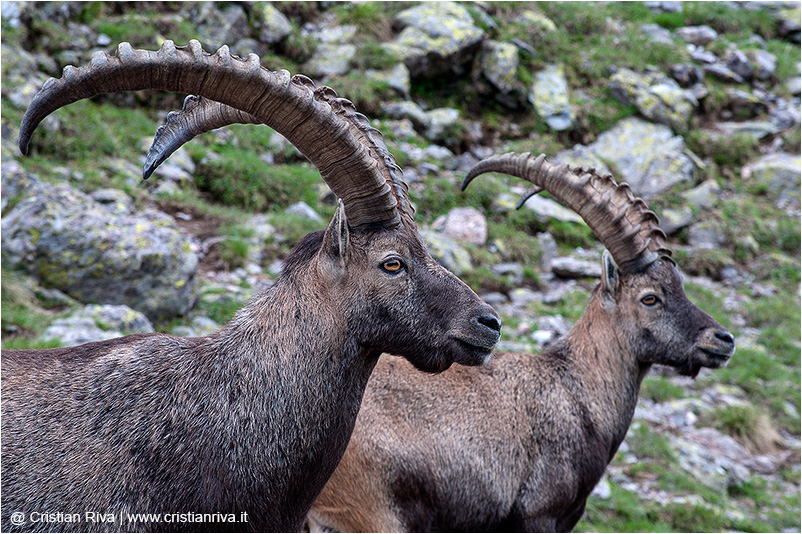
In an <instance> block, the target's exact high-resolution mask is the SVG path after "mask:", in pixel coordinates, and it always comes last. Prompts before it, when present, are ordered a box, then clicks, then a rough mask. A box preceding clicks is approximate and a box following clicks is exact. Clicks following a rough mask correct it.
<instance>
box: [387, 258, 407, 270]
mask: <svg viewBox="0 0 802 534" xmlns="http://www.w3.org/2000/svg"><path fill="white" fill-rule="evenodd" d="M402 267H404V263H403V262H402V261H401V260H397V259H393V260H387V261H385V262H384V263H382V269H384V270H385V271H387V272H388V273H397V272H398V271H400V270H401V268H402Z"/></svg>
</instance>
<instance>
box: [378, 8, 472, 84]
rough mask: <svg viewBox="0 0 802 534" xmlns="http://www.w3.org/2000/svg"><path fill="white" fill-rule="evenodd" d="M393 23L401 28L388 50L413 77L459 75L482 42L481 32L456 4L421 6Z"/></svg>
mask: <svg viewBox="0 0 802 534" xmlns="http://www.w3.org/2000/svg"><path fill="white" fill-rule="evenodd" d="M395 19H396V21H397V22H398V23H399V24H401V25H404V26H405V28H404V29H403V30H402V31H401V33H400V34H399V35H398V38H397V39H396V41H395V43H392V44H391V45H390V46H391V47H392V49H393V50H395V51H397V53H398V54H399V55H400V57H402V58H403V60H404V63H406V65H407V67H408V68H409V71H410V73H411V75H412V76H413V77H433V76H438V75H441V74H446V73H449V72H461V70H462V67H463V65H464V64H465V62H467V61H469V60H470V59H472V58H473V55H474V51H475V49H476V48H477V47H478V46H479V45H480V43H481V42H482V40H483V39H484V31H483V30H482V29H481V28H478V27H477V26H476V25H475V24H474V22H473V19H472V18H471V15H470V13H469V12H468V10H467V9H465V8H464V7H463V6H461V5H460V4H457V3H456V2H424V3H421V4H419V5H417V6H415V7H412V8H410V9H406V10H404V11H402V12H400V13H398V14H397V15H396V17H395Z"/></svg>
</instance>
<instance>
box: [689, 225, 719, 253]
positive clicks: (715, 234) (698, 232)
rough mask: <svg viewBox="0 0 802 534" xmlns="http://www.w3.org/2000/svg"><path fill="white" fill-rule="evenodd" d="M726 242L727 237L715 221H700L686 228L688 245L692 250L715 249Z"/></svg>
mask: <svg viewBox="0 0 802 534" xmlns="http://www.w3.org/2000/svg"><path fill="white" fill-rule="evenodd" d="M726 242H727V236H725V235H724V232H723V230H722V228H721V225H720V223H718V222H717V221H714V220H708V221H701V222H698V223H696V224H694V225H693V226H691V227H690V228H688V244H689V245H690V246H692V247H693V248H697V249H706V250H710V249H716V248H720V247H722V246H723V245H724V244H725V243H726Z"/></svg>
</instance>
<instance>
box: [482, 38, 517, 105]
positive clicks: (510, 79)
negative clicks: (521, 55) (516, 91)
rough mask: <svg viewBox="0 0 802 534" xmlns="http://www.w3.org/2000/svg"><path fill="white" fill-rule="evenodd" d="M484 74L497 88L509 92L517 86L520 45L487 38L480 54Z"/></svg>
mask: <svg viewBox="0 0 802 534" xmlns="http://www.w3.org/2000/svg"><path fill="white" fill-rule="evenodd" d="M479 61H480V64H481V66H482V74H484V76H485V78H487V79H488V80H489V81H490V83H492V84H493V86H495V88H496V89H498V90H499V91H501V92H502V93H509V92H510V91H512V90H513V88H515V81H516V80H517V77H516V76H517V72H518V47H517V46H515V45H514V44H512V43H502V42H498V41H492V40H487V41H485V42H484V43H483V44H482V51H481V54H480V56H479Z"/></svg>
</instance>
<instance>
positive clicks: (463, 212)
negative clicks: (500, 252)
mask: <svg viewBox="0 0 802 534" xmlns="http://www.w3.org/2000/svg"><path fill="white" fill-rule="evenodd" d="M435 227H436V228H438V229H439V230H441V231H442V232H443V234H445V235H446V236H448V237H450V238H451V239H454V240H456V241H461V242H463V243H470V244H472V245H478V246H483V245H484V244H485V242H486V241H487V220H486V219H485V216H484V215H483V214H482V212H481V211H479V210H477V209H476V208H454V209H452V210H451V211H449V212H448V215H446V216H445V217H444V218H443V220H442V221H441V224H437V223H435Z"/></svg>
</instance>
